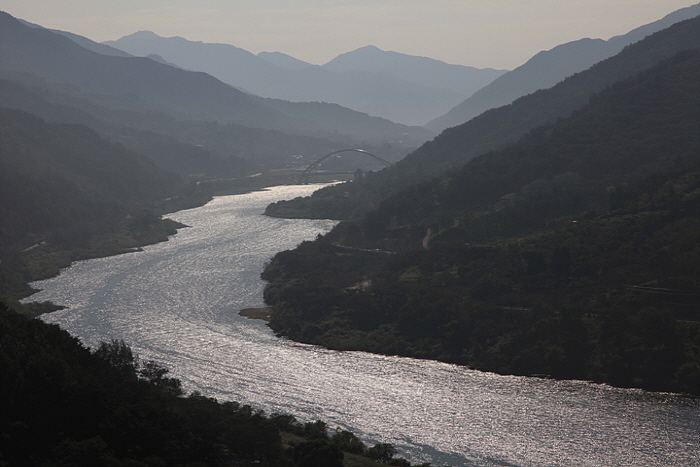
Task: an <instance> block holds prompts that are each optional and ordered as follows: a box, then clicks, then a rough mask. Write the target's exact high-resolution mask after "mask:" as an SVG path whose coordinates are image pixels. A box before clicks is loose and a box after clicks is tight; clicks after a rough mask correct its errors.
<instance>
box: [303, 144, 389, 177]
mask: <svg viewBox="0 0 700 467" xmlns="http://www.w3.org/2000/svg"><path fill="white" fill-rule="evenodd" d="M344 152H357V153H360V154H365V155H367V156H370V157H372V158H373V159H375V160H377V161H379V162H381V163H382V164H384V166H385V167H389V166H390V165H391V164H390V163H389V162H388V161H387V160H386V159H384V158H382V157H379V156H378V155H376V154H372V153H371V152H369V151H365V150H364V149H339V150H338V151H333V152H331V153H329V154H326V155H325V156H323V157H321V158H320V159H318V160H317V161H315V162H313V163H311V164H310V165H309V166H308V167H307V168H306V169H305V170H304V171H303V172H302V173H301V175H299V182H300V183H302V184H306V183H309V177H310V176H311V174H312V173H313V171H314V169H316V167H318V166H319V165H320V164H321V163H322V162H323V161H325V160H326V159H328V158H329V157H331V156H334V155H336V154H340V153H344Z"/></svg>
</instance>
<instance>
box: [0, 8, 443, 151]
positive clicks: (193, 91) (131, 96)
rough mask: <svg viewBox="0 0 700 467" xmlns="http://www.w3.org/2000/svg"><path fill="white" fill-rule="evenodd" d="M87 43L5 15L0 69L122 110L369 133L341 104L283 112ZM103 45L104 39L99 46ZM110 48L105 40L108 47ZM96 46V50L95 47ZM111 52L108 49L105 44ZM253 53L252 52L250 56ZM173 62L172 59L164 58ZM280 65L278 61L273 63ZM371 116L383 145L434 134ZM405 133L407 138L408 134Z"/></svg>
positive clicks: (202, 79)
mask: <svg viewBox="0 0 700 467" xmlns="http://www.w3.org/2000/svg"><path fill="white" fill-rule="evenodd" d="M78 41H79V42H81V43H85V42H86V41H88V42H89V40H88V39H86V38H79V36H78V38H76V37H75V35H71V34H69V35H68V37H66V36H65V35H63V34H56V33H54V32H52V31H50V30H47V29H44V28H40V27H36V26H34V27H30V26H27V25H26V24H22V23H21V22H19V21H18V20H16V19H15V18H13V17H12V16H10V15H8V14H6V13H2V14H0V43H1V44H2V45H3V54H2V56H0V73H2V76H3V77H5V78H9V79H13V80H16V81H20V82H27V81H31V79H29V76H37V77H40V78H41V79H43V80H45V81H46V82H47V83H51V84H52V85H54V86H56V85H61V86H64V87H66V85H67V87H66V90H67V89H70V90H71V92H73V93H74V94H79V95H80V97H81V98H83V99H89V100H90V101H91V102H93V103H95V104H97V105H101V106H104V107H108V108H111V109H117V110H122V111H138V112H163V113H167V114H168V115H171V116H174V117H176V118H178V119H180V120H200V121H201V120H213V121H218V122H221V123H227V124H228V123H235V124H239V125H244V126H248V127H258V128H266V129H275V130H281V131H286V132H289V133H297V134H304V135H313V136H315V137H318V136H329V137H333V138H334V139H336V140H343V139H352V140H355V139H359V140H363V141H364V140H365V139H363V138H364V136H365V135H362V134H358V133H356V132H353V131H354V130H353V128H350V127H344V124H343V122H336V121H333V117H332V115H331V114H332V113H335V108H334V107H332V106H328V110H329V112H325V111H324V107H323V106H317V107H315V108H314V112H308V111H301V110H300V111H297V112H295V113H296V114H297V115H296V116H290V115H288V114H285V113H282V112H280V111H278V110H276V109H274V108H272V107H270V106H269V105H267V103H266V102H265V100H264V99H261V98H259V97H257V96H253V95H250V94H248V93H245V92H242V91H240V90H237V89H235V88H233V87H231V86H230V85H228V84H226V83H223V82H222V81H220V80H218V79H216V78H214V77H212V76H211V75H208V74H206V73H202V72H193V71H186V70H182V69H178V68H175V67H173V66H169V65H167V64H163V63H159V62H158V61H155V60H152V59H148V58H142V57H131V56H127V57H118V56H114V55H113V54H112V53H109V54H108V55H104V54H102V53H95V52H93V51H90V50H88V49H86V48H84V47H83V46H81V45H79V44H78ZM96 45H98V46H99V44H96ZM103 47H105V46H103ZM93 49H94V48H93ZM105 50H106V49H105ZM250 55H251V56H252V57H253V58H254V59H256V60H260V59H257V57H255V56H254V55H252V54H250ZM162 58H163V59H164V60H168V57H162ZM269 66H270V67H274V66H273V65H271V64H270V65H269ZM354 118H355V119H356V120H361V119H362V118H367V119H368V122H369V123H367V124H366V125H365V126H369V125H370V123H371V125H372V126H373V128H374V134H375V135H381V136H378V138H380V141H376V142H378V143H380V144H382V143H385V142H389V141H396V140H397V138H398V137H399V136H401V135H408V136H409V138H408V139H410V138H411V137H412V135H414V136H413V137H414V140H415V142H414V144H416V143H420V142H422V141H425V139H427V138H428V137H429V133H428V132H426V130H423V129H411V128H408V127H406V126H403V125H398V124H395V123H393V122H390V121H387V120H383V119H376V118H370V117H369V116H367V115H363V114H361V113H357V115H355V116H354ZM404 139H406V138H404Z"/></svg>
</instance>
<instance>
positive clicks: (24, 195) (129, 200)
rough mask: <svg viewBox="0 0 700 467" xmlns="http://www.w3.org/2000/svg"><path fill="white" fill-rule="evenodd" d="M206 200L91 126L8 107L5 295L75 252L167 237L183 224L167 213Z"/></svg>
mask: <svg viewBox="0 0 700 467" xmlns="http://www.w3.org/2000/svg"><path fill="white" fill-rule="evenodd" d="M166 199H167V200H168V201H167V202H165V201H164V200H166ZM206 199H207V196H206V195H205V194H199V195H198V194H197V193H196V192H195V191H192V188H191V187H187V186H186V185H185V184H184V182H183V181H182V180H181V179H180V178H179V177H177V176H175V175H173V174H171V173H168V172H164V171H162V170H160V169H158V168H156V167H155V166H154V165H153V163H152V162H150V161H149V160H148V159H147V158H145V157H144V156H142V155H139V154H136V153H134V152H131V151H128V150H126V149H125V148H124V147H123V146H121V145H118V144H115V143H111V142H108V141H106V140H105V139H103V138H102V137H100V136H99V135H98V134H97V133H96V132H95V131H93V130H91V129H89V128H88V127H85V126H82V125H74V124H49V123H46V122H45V121H43V120H41V119H39V118H37V117H34V116H33V115H31V114H28V113H25V112H22V111H19V110H9V109H2V108H0V260H1V261H2V262H1V263H0V271H1V272H2V278H0V296H4V297H8V296H11V297H14V298H17V294H19V295H21V294H22V293H26V292H27V289H26V286H25V287H22V286H19V289H18V285H20V284H21V283H22V282H23V281H29V280H34V279H37V278H38V277H42V276H45V275H46V274H50V273H55V272H56V271H57V270H56V268H57V267H58V266H66V265H67V263H68V262H69V261H70V260H71V259H77V258H79V257H85V256H95V255H99V254H113V253H116V252H118V251H123V250H124V249H125V248H127V247H134V246H138V245H139V244H144V243H149V242H152V241H157V240H163V239H165V238H167V235H169V234H172V233H174V227H175V226H174V225H173V224H172V223H171V222H165V221H162V220H160V218H159V214H161V213H162V212H165V211H166V210H167V209H173V208H177V207H184V206H187V205H192V204H193V203H198V202H202V201H204V200H206ZM59 252H63V253H59ZM42 253H44V254H43V255H42Z"/></svg>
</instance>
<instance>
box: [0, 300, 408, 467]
mask: <svg viewBox="0 0 700 467" xmlns="http://www.w3.org/2000/svg"><path fill="white" fill-rule="evenodd" d="M167 375H168V369H167V368H164V367H163V366H161V365H159V364H158V363H156V362H153V361H143V360H141V359H139V357H138V355H135V354H134V353H133V351H132V350H131V349H130V348H129V346H128V345H127V344H126V343H124V342H123V341H119V340H114V341H111V342H106V343H102V344H101V345H100V346H99V347H98V348H97V349H88V348H86V347H84V346H83V345H82V344H81V343H80V341H79V340H78V339H76V338H74V337H72V336H70V335H69V334H68V333H67V332H65V331H63V330H61V329H60V328H59V327H58V326H56V325H49V324H46V323H44V322H42V321H40V320H36V319H29V318H26V317H24V316H21V315H19V314H17V313H15V312H14V311H12V310H10V309H9V308H8V307H7V306H6V305H5V304H4V303H3V302H0V398H1V400H2V401H3V403H2V410H0V465H2V466H12V467H68V466H70V467H74V466H104V467H107V466H109V467H122V466H123V467H127V466H128V467H160V466H166V465H167V466H182V467H205V466H231V465H239V466H244V465H261V466H282V467H284V466H288V467H295V466H299V467H302V466H303V467H335V466H337V467H342V466H344V465H345V466H354V467H372V466H377V465H381V464H385V465H386V464H388V465H396V466H403V467H409V466H410V465H411V464H410V463H409V462H408V461H406V460H405V459H403V458H400V457H396V450H395V449H394V448H393V446H391V445H389V444H383V443H378V444H375V445H373V446H366V445H365V444H364V443H363V442H362V441H361V440H359V439H358V438H357V437H356V436H355V435H354V434H352V433H351V432H348V431H345V430H333V429H330V428H331V427H328V426H326V424H325V423H324V422H322V421H315V422H306V423H302V422H299V421H297V420H295V419H294V417H292V416H290V415H285V414H266V413H264V412H262V411H260V410H256V409H253V408H252V407H250V406H247V405H241V404H238V403H236V402H223V403H222V402H218V401H217V400H215V399H212V398H209V397H205V396H203V395H201V394H199V393H196V392H194V393H191V394H189V395H185V394H183V390H182V388H181V383H180V381H179V380H177V379H174V378H170V377H168V376H167Z"/></svg>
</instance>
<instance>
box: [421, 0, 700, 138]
mask: <svg viewBox="0 0 700 467" xmlns="http://www.w3.org/2000/svg"><path fill="white" fill-rule="evenodd" d="M698 15H700V4H697V5H693V6H690V7H686V8H682V9H680V10H677V11H674V12H672V13H670V14H668V15H666V16H665V17H664V18H662V19H660V20H658V21H654V22H652V23H649V24H646V25H643V26H640V27H638V28H635V29H633V30H631V31H629V32H628V33H626V34H623V35H619V36H615V37H612V38H611V39H609V40H607V41H604V40H602V39H579V40H576V41H572V42H567V43H565V44H560V45H558V46H556V47H554V48H552V49H550V50H547V51H541V52H539V53H537V54H536V55H534V56H533V57H532V58H531V59H530V60H528V61H527V62H525V63H524V64H523V65H521V66H519V67H517V68H515V69H514V70H512V71H510V72H508V73H506V74H504V75H502V76H500V77H498V78H496V79H495V80H494V81H493V82H492V83H490V84H488V85H486V86H484V87H483V88H482V89H480V90H478V91H476V92H475V93H474V94H473V95H472V96H470V97H469V98H467V99H466V100H465V101H463V102H461V103H460V104H458V105H457V106H455V107H454V108H452V109H451V110H450V111H449V112H447V113H446V114H445V115H443V116H441V117H438V118H436V119H434V120H431V121H430V122H428V123H426V124H425V126H426V127H427V128H430V129H432V130H434V131H442V130H444V129H446V128H448V127H453V126H456V125H459V124H461V123H464V122H467V121H469V120H470V119H472V118H474V117H476V116H478V115H479V114H481V113H483V112H485V111H487V110H489V109H493V108H497V107H500V106H503V105H507V104H509V103H511V102H513V101H514V100H515V99H517V98H518V97H521V96H524V95H527V94H530V93H533V92H535V91H537V90H539V89H546V88H549V87H551V86H553V85H555V84H557V83H558V82H559V81H562V80H563V79H565V78H567V77H568V76H571V75H573V74H575V73H577V72H581V71H583V70H585V69H587V68H589V67H591V66H592V65H594V64H595V63H597V62H599V61H601V60H604V59H606V58H609V57H611V56H613V55H615V54H617V53H619V52H620V51H622V49H623V48H624V47H626V46H628V45H631V44H633V43H635V42H638V41H640V40H642V39H643V38H644V37H646V36H648V35H650V34H653V33H655V32H658V31H660V30H662V29H666V28H667V27H669V26H671V25H672V24H675V23H678V22H680V21H683V20H687V19H691V18H693V17H696V16H698ZM581 57H584V58H583V59H581ZM552 70H554V71H555V72H554V73H552Z"/></svg>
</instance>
